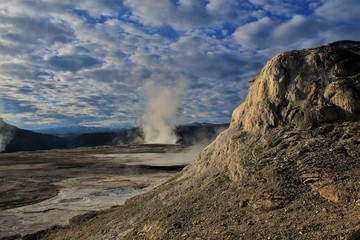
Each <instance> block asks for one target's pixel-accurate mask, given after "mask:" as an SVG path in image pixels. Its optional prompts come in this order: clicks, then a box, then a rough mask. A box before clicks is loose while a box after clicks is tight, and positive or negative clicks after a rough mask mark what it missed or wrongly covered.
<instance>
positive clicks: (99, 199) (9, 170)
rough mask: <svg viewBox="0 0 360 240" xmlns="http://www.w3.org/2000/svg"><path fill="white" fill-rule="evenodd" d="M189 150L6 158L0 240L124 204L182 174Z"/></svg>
mask: <svg viewBox="0 0 360 240" xmlns="http://www.w3.org/2000/svg"><path fill="white" fill-rule="evenodd" d="M184 150H185V148H184V147H182V146H178V145H138V146H121V147H120V146H118V147H100V148H78V149H70V150H51V151H37V152H22V153H12V154H0V179H1V180H0V196H1V198H0V238H6V237H10V238H13V239H16V238H17V237H20V236H23V235H26V234H29V233H32V232H36V231H39V230H42V229H45V228H49V227H51V226H53V225H66V224H68V223H69V220H70V219H71V218H73V217H74V216H77V215H81V214H84V213H89V212H94V211H98V210H103V209H107V208H110V207H112V206H115V205H121V204H123V203H124V202H125V200H126V199H128V198H130V197H132V196H135V195H138V194H141V193H144V192H146V191H148V190H150V189H152V188H153V187H154V186H157V185H159V184H160V183H162V182H164V181H165V180H167V179H169V178H170V177H171V176H172V175H173V174H174V173H176V172H178V171H179V170H181V169H182V168H183V167H184V166H185V165H186V164H187V163H188V161H189V160H192V159H193V157H192V153H186V152H184ZM11 236H13V237H11Z"/></svg>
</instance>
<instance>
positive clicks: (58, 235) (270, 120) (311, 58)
mask: <svg viewBox="0 0 360 240" xmlns="http://www.w3.org/2000/svg"><path fill="white" fill-rule="evenodd" d="M359 94H360V42H353V41H342V42H335V43H331V44H328V45H324V46H320V47H319V48H314V49H305V50H300V51H291V52H285V53H282V54H279V55H277V56H276V57H275V58H273V59H272V60H270V61H269V62H268V63H267V64H266V65H265V67H264V68H263V70H262V71H261V72H260V73H259V75H258V76H257V77H255V78H254V79H253V80H252V81H251V84H250V90H249V94H248V97H247V98H246V101H245V102H244V103H242V104H241V105H240V106H239V107H238V108H237V109H235V111H234V113H233V118H232V121H231V125H230V127H229V129H227V130H226V131H224V132H223V133H221V134H220V135H219V136H218V137H217V139H216V140H215V141H214V142H212V143H211V144H210V145H209V146H207V147H206V148H205V149H204V150H203V151H202V153H201V154H200V155H199V156H198V157H197V158H196V159H195V161H194V162H193V163H192V164H191V165H189V166H188V167H186V168H185V169H184V170H183V171H182V172H181V173H179V174H178V175H176V177H174V178H173V179H172V180H170V181H169V182H167V183H165V184H164V185H161V186H160V187H158V188H156V189H154V190H153V191H151V192H149V193H147V194H144V195H141V196H138V197H135V198H133V199H130V200H128V201H127V203H126V205H125V206H123V207H120V208H118V209H113V210H109V211H108V212H105V213H103V214H99V215H96V217H95V218H93V217H92V219H91V220H90V221H84V222H78V223H74V224H73V225H71V226H70V227H67V228H65V229H61V230H60V231H58V230H56V231H52V230H50V232H45V233H42V234H43V235H41V234H40V235H38V236H43V237H44V238H48V239H76V238H82V239H111V238H117V239H197V238H198V239H268V238H270V239H344V238H346V237H348V236H349V235H350V234H351V233H352V232H353V231H354V230H356V228H357V227H358V224H359V220H360V215H359V211H358V209H359V201H360V200H359V199H360V195H359V194H360V186H359V184H358V182H359V181H360V177H359V174H358V170H359V169H360V161H359V159H360V140H359V138H360V123H359V120H360V114H359V110H360V108H359Z"/></svg>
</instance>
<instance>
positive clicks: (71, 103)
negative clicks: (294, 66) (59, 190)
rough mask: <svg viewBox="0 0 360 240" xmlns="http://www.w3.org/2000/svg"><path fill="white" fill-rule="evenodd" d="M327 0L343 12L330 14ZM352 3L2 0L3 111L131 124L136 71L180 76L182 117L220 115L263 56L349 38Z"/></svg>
mask: <svg viewBox="0 0 360 240" xmlns="http://www.w3.org/2000/svg"><path fill="white" fill-rule="evenodd" d="M346 3H347V4H349V3H352V4H353V6H356V3H355V2H351V1H349V0H346ZM308 5H309V6H308ZM335 7H336V8H338V9H345V10H346V11H348V12H349V13H351V14H350V15H351V16H352V17H350V16H345V15H344V16H343V14H342V13H341V14H340V15H339V16H340V17H339V19H338V20H336V18H333V19H330V16H331V14H332V9H333V8H335ZM354 9H356V8H355V7H354ZM345 10H344V11H345ZM354 11H355V12H356V10H352V9H348V7H347V6H342V4H341V2H340V1H335V0H329V1H326V2H324V3H323V2H322V1H316V0H314V1H300V0H296V1H280V0H272V1H262V0H251V1H236V0H229V1H219V0H209V1H205V0H204V1H202V0H201V1H190V0H180V1H175V0H157V1H141V0H126V1H120V0H111V1H90V0H89V1H87V0H79V1H70V0H63V1H57V0H42V1H15V0H14V1H4V2H2V3H1V6H0V61H1V63H0V98H1V101H2V102H3V105H4V109H3V113H4V114H6V116H7V117H8V118H11V121H13V123H16V124H18V123H20V124H21V123H23V124H24V125H25V126H30V125H31V124H32V122H33V124H36V122H38V123H48V124H50V123H51V122H52V121H53V120H55V119H56V120H57V121H58V123H59V124H83V125H89V126H90V125H92V123H93V125H96V126H98V125H101V124H103V125H106V124H115V123H116V120H118V122H119V124H120V123H121V124H129V123H133V124H135V123H137V122H138V121H139V119H140V118H141V109H142V108H143V105H144V102H145V99H144V96H142V95H141V94H140V93H139V91H138V89H139V88H140V87H141V86H143V84H144V81H145V79H148V78H150V77H152V76H162V78H163V79H166V81H168V82H169V83H170V84H171V83H176V81H177V79H178V78H179V76H184V77H186V78H187V79H189V89H188V92H187V96H188V97H187V98H186V99H184V101H183V102H182V104H181V106H180V108H179V111H180V112H181V113H182V114H181V115H182V116H183V121H185V122H186V121H197V119H193V117H197V118H202V119H203V120H204V121H207V120H206V119H208V120H211V121H218V122H219V121H223V120H224V119H227V120H229V118H230V114H229V113H230V112H231V111H232V109H233V108H234V107H236V105H237V104H238V103H239V102H240V100H241V99H243V97H244V96H245V95H246V92H247V81H248V80H249V79H250V78H251V77H253V76H254V75H255V74H256V73H257V71H259V70H260V68H261V67H262V65H263V63H264V62H265V61H266V60H268V58H269V57H271V56H273V55H274V54H276V53H278V52H279V51H282V50H288V49H294V48H301V47H314V46H316V45H318V44H321V43H325V42H328V41H332V40H339V39H341V38H349V39H359V27H358V26H356V24H355V23H354V21H353V20H356V19H357V18H356V16H355V13H354ZM335 15H336V14H335ZM350 20H351V21H350ZM223 116H225V118H224V117H223ZM19 119H20V120H19ZM55 124H56V123H55ZM115 125H116V124H115Z"/></svg>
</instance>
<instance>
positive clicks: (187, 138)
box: [0, 119, 229, 152]
mask: <svg viewBox="0 0 360 240" xmlns="http://www.w3.org/2000/svg"><path fill="white" fill-rule="evenodd" d="M228 126H229V124H209V123H192V124H188V125H181V126H178V127H176V129H175V134H176V135H177V137H178V142H177V143H178V144H182V145H194V144H196V143H204V142H209V141H212V140H213V139H214V138H215V137H216V136H217V135H218V134H219V133H220V131H222V130H224V129H225V128H227V127H228ZM97 130H100V128H86V127H69V128H52V129H47V130H43V132H52V133H53V134H57V135H58V136H54V135H50V134H45V133H38V132H33V131H29V130H24V129H20V128H17V127H15V126H12V125H10V124H7V123H5V122H3V121H2V120H1V119H0V152H18V151H35V150H48V149H61V148H76V147H96V146H104V145H122V144H139V143H144V137H143V133H142V130H141V129H140V128H129V129H123V130H112V131H111V129H110V128H104V130H106V131H103V132H91V131H97ZM77 131H78V132H81V131H90V132H86V133H81V134H80V133H77Z"/></svg>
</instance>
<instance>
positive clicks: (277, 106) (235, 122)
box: [232, 41, 360, 131]
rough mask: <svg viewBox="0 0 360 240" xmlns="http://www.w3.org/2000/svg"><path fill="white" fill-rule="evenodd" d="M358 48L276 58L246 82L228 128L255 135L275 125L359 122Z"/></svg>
mask: <svg viewBox="0 0 360 240" xmlns="http://www.w3.org/2000/svg"><path fill="white" fill-rule="evenodd" d="M359 69H360V48H359V43H358V42H352V41H342V42H335V43H331V44H328V45H324V46H321V47H319V48H314V49H306V50H301V51H290V52H285V53H281V54H279V55H277V56H276V57H274V58H273V59H272V60H270V61H269V62H268V63H267V64H266V65H265V67H264V68H263V70H262V71H261V72H260V73H259V74H258V76H256V77H255V78H254V79H253V80H251V81H250V89H249V94H248V96H247V98H246V101H245V102H244V103H243V104H241V105H240V106H239V107H238V108H236V109H235V111H234V113H233V118H232V127H242V128H244V129H245V130H246V131H258V130H260V129H266V128H268V127H276V126H279V125H288V124H290V125H293V126H296V127H297V128H299V129H309V128H311V127H313V126H317V125H319V124H321V123H325V122H334V121H338V120H341V121H352V120H359V119H360V72H359V71H360V70H359Z"/></svg>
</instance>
